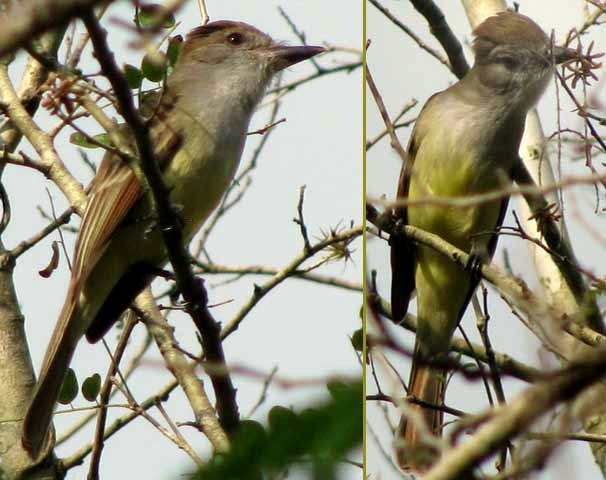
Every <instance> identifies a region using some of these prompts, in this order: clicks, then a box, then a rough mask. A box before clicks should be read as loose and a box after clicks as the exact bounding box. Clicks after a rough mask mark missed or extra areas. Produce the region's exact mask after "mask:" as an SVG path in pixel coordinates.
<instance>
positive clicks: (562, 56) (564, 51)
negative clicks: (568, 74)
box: [553, 47, 579, 64]
mask: <svg viewBox="0 0 606 480" xmlns="http://www.w3.org/2000/svg"><path fill="white" fill-rule="evenodd" d="M553 56H554V58H555V62H556V64H560V63H564V62H567V61H569V60H576V59H578V58H579V53H578V52H577V51H576V50H573V49H572V48H564V47H553Z"/></svg>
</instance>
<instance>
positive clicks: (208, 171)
mask: <svg viewBox="0 0 606 480" xmlns="http://www.w3.org/2000/svg"><path fill="white" fill-rule="evenodd" d="M323 51H324V48H323V47H319V46H308V45H302V46H286V45H283V44H280V43H278V42H276V41H274V40H273V39H272V38H271V37H270V36H269V35H267V34H265V33H263V32H261V31H260V30H258V29H257V28H255V27H254V26H252V25H249V24H246V23H243V22H235V21H230V20H220V21H215V22H210V23H207V24H205V25H202V26H198V27H196V28H194V29H193V30H192V31H190V32H189V33H188V34H187V36H186V38H185V41H184V42H183V44H182V46H181V50H180V53H179V58H178V60H177V62H176V63H175V65H174V69H173V71H172V73H171V74H170V75H169V76H168V78H167V80H166V86H165V89H164V91H163V92H162V95H161V99H160V101H159V103H158V106H157V108H156V109H155V114H154V115H153V116H152V118H151V119H150V120H149V122H148V127H149V133H150V138H151V142H152V144H153V149H154V153H155V157H156V161H157V162H158V165H159V167H160V169H161V171H162V173H163V177H164V181H165V182H166V184H167V185H168V186H169V188H170V189H171V191H170V199H171V201H172V202H173V204H174V205H176V206H177V207H178V209H179V213H180V215H179V216H180V219H181V221H182V224H183V225H182V226H183V237H184V240H185V241H186V242H189V240H191V238H192V237H193V236H194V234H195V233H196V232H197V231H198V230H199V229H200V227H201V226H202V224H203V223H204V221H205V220H206V219H207V218H208V216H209V215H210V214H211V212H212V211H213V210H214V209H215V208H216V207H217V205H218V204H219V202H220V200H221V197H222V195H223V193H224V192H225V190H226V189H227V187H228V186H229V185H230V184H231V182H232V181H233V178H234V175H235V172H236V169H237V168H238V164H239V162H240V157H241V155H242V150H243V148H244V143H245V140H246V136H247V130H248V125H249V122H250V119H251V117H252V115H253V112H254V110H255V108H256V106H257V105H258V103H259V102H260V100H261V99H262V97H263V95H264V94H265V92H266V90H267V88H268V86H269V85H270V84H271V81H272V79H273V78H274V77H275V75H276V74H277V73H278V72H280V71H281V70H283V69H285V68H287V67H290V66H291V65H294V64H296V63H298V62H301V61H303V60H306V59H309V58H311V57H313V56H314V55H317V54H319V53H321V52H323ZM130 140H131V143H132V136H131V139H130ZM166 262H167V253H166V250H165V245H164V242H163V239H162V235H161V232H160V231H159V229H158V228H157V225H155V222H154V213H153V207H152V206H151V205H150V202H149V200H148V198H147V196H146V195H144V189H143V187H142V186H141V184H140V183H139V181H138V180H137V176H136V174H135V172H134V171H133V169H131V168H130V167H129V166H128V164H127V163H126V162H125V161H123V160H122V159H121V158H120V157H118V156H117V155H116V154H114V153H111V152H107V153H106V154H105V156H104V158H103V160H102V162H101V164H100V166H99V169H98V171H97V173H96V175H95V177H94V178H93V180H92V182H91V187H90V193H89V196H88V203H87V206H86V209H85V211H84V214H83V217H82V223H81V226H80V230H79V233H78V236H77V239H76V245H75V251H74V260H73V267H72V272H71V279H70V283H69V288H68V292H67V296H66V299H65V302H64V304H63V308H62V310H61V312H60V315H59V319H58V321H57V324H56V326H55V329H54V331H53V334H52V337H51V340H50V342H49V345H48V348H47V351H46V354H45V356H44V360H43V363H42V367H41V370H40V374H39V377H38V381H37V384H36V386H35V388H34V393H33V397H32V401H31V404H30V406H29V408H28V410H27V412H26V415H25V418H24V421H23V431H22V444H23V446H24V448H25V449H26V450H27V451H28V452H29V454H30V456H31V457H32V458H34V459H36V458H38V457H39V456H40V455H41V454H42V455H45V454H47V453H48V452H50V451H51V449H52V444H53V443H54V432H53V429H52V427H51V421H52V414H53V409H54V406H55V404H56V402H57V397H58V395H59V392H60V389H61V385H62V383H63V379H64V377H65V374H66V372H67V369H68V367H69V364H70V361H71V359H72V356H73V354H74V351H75V349H76V345H77V344H78V342H79V341H80V339H81V338H82V337H83V336H86V338H87V340H88V341H89V342H91V343H94V342H97V341H98V340H100V339H101V338H102V337H103V336H104V335H105V334H106V333H107V331H108V330H109V329H110V328H111V327H112V325H113V324H114V323H115V322H116V321H117V320H118V319H119V317H120V315H121V314H122V313H123V312H124V310H125V309H126V308H127V307H128V306H129V305H130V303H131V302H132V301H133V300H134V299H135V297H136V296H137V295H138V294H139V293H140V292H141V291H142V290H143V289H144V288H145V287H146V286H148V285H149V284H150V283H151V281H152V280H153V279H154V277H155V276H156V274H157V273H158V272H159V270H160V269H161V268H162V267H163V266H164V265H165V263H166ZM43 447H44V448H43Z"/></svg>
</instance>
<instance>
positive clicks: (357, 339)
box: [351, 328, 364, 352]
mask: <svg viewBox="0 0 606 480" xmlns="http://www.w3.org/2000/svg"><path fill="white" fill-rule="evenodd" d="M351 344H352V346H353V347H354V349H355V350H356V351H357V352H361V351H363V350H364V330H362V329H361V328H359V329H358V330H356V331H355V332H354V333H353V335H352V336H351Z"/></svg>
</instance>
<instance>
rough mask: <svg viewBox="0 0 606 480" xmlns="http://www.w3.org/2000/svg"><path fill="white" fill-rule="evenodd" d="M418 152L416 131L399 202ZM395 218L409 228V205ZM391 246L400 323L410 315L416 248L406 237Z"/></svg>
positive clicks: (393, 302) (394, 309)
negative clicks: (409, 305)
mask: <svg viewBox="0 0 606 480" xmlns="http://www.w3.org/2000/svg"><path fill="white" fill-rule="evenodd" d="M417 150H418V145H416V142H415V131H413V133H412V136H411V137H410V141H409V142H408V148H407V157H406V161H405V162H404V163H403V164H402V169H401V170H400V179H399V181H398V192H397V196H396V199H397V200H400V199H403V198H406V197H408V187H409V185H410V175H411V172H412V166H413V164H414V160H415V154H416V151H417ZM393 217H394V220H396V221H397V222H398V223H399V224H402V225H406V224H407V223H408V212H407V209H406V206H403V205H399V206H396V207H394V209H393ZM389 244H390V246H391V318H392V320H393V321H394V322H396V323H398V322H400V321H401V320H402V319H403V318H404V315H406V312H407V311H408V302H409V301H410V297H411V295H412V292H413V291H414V289H415V275H414V258H415V252H414V249H415V246H414V244H413V243H412V242H411V241H410V240H408V239H407V238H406V237H395V236H392V237H391V238H390V241H389Z"/></svg>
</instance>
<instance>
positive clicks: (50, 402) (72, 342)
mask: <svg viewBox="0 0 606 480" xmlns="http://www.w3.org/2000/svg"><path fill="white" fill-rule="evenodd" d="M75 315H77V313H76V312H75V302H69V301H68V302H66V304H65V305H64V307H63V310H62V312H61V315H60V316H59V321H58V322H57V325H56V326H55V330H54V332H53V336H52V337H51V341H50V344H49V346H48V349H47V351H46V355H45V356H44V361H43V362H42V369H41V370H40V376H39V377H38V383H37V384H36V388H35V391H34V395H33V398H32V402H31V404H30V406H29V408H28V410H27V413H26V415H25V419H24V420H23V433H22V436H21V442H22V443H23V447H24V448H25V449H26V450H27V451H28V453H29V455H30V456H31V457H32V458H33V459H37V458H38V457H39V455H40V453H43V454H44V456H46V454H47V453H48V451H49V450H50V449H51V448H52V446H53V443H54V431H53V429H52V428H51V421H52V416H53V409H54V408H55V404H56V403H57V398H58V397H59V392H60V390H61V386H62V384H63V380H64V378H65V374H66V372H67V369H68V367H69V364H70V361H71V359H72V356H73V354H74V350H75V347H76V343H77V341H78V337H77V336H74V335H73V332H70V331H69V330H70V329H66V328H65V325H66V324H71V323H72V320H73V317H74V316H75Z"/></svg>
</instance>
